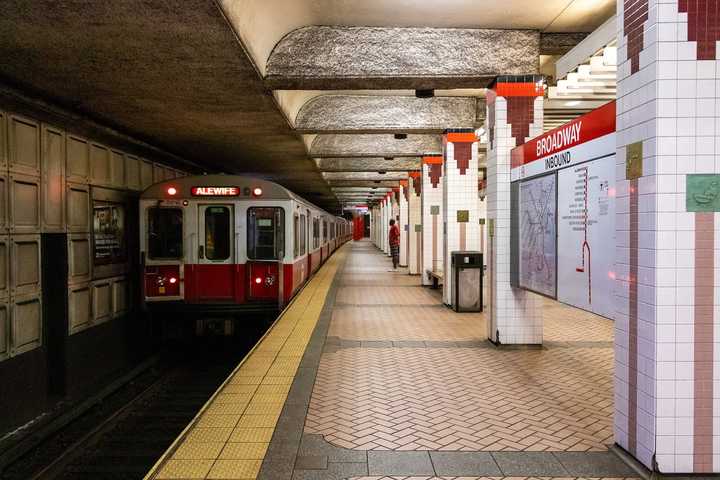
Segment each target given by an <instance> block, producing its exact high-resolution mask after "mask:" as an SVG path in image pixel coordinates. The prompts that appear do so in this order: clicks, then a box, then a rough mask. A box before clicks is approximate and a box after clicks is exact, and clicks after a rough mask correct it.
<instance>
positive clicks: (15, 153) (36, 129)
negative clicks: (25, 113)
mask: <svg viewBox="0 0 720 480" xmlns="http://www.w3.org/2000/svg"><path fill="white" fill-rule="evenodd" d="M8 145H9V147H10V149H9V162H8V164H9V168H10V171H11V172H15V173H21V174H26V175H40V125H39V124H38V123H37V122H35V121H33V120H30V119H27V118H23V117H19V116H15V115H13V116H11V117H10V118H9V124H8Z"/></svg>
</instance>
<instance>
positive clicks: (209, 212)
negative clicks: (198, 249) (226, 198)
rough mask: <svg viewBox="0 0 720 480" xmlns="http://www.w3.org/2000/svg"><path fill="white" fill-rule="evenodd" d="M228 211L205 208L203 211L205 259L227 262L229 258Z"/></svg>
mask: <svg viewBox="0 0 720 480" xmlns="http://www.w3.org/2000/svg"><path fill="white" fill-rule="evenodd" d="M230 233H231V232H230V209H229V208H228V207H222V206H217V207H207V208H206V209H205V258H207V259H208V260H227V259H228V258H230V238H231V237H232V236H231V235H230Z"/></svg>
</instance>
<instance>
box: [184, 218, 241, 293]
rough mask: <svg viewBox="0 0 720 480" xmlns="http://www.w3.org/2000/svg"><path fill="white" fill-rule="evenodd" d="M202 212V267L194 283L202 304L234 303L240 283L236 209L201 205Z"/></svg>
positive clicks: (200, 245)
mask: <svg viewBox="0 0 720 480" xmlns="http://www.w3.org/2000/svg"><path fill="white" fill-rule="evenodd" d="M198 209H199V210H198V237H199V238H198V252H197V254H198V265H197V268H196V273H195V279H194V280H195V289H196V290H195V291H196V292H197V297H198V300H200V301H230V300H233V299H234V298H235V282H236V281H237V280H236V276H235V268H234V267H235V265H234V264H235V263H236V262H235V251H234V250H235V242H234V241H233V239H234V237H235V234H234V232H235V225H234V219H235V215H234V208H233V205H232V204H223V205H219V204H212V205H199V206H198Z"/></svg>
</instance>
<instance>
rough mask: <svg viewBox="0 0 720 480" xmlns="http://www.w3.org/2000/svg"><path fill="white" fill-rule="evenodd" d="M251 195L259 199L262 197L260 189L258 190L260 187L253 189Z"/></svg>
mask: <svg viewBox="0 0 720 480" xmlns="http://www.w3.org/2000/svg"><path fill="white" fill-rule="evenodd" d="M253 195H254V196H256V197H259V196H260V195H262V188H260V187H255V188H253Z"/></svg>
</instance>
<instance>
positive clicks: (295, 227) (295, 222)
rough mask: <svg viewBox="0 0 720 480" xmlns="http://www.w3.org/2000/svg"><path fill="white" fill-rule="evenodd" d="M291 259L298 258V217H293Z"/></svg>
mask: <svg viewBox="0 0 720 480" xmlns="http://www.w3.org/2000/svg"><path fill="white" fill-rule="evenodd" d="M293 234H294V238H293V257H295V258H297V257H299V256H300V215H298V214H297V213H296V214H295V215H293Z"/></svg>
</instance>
